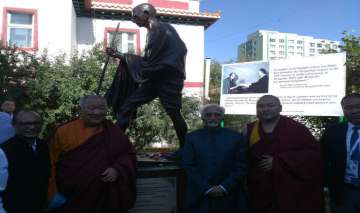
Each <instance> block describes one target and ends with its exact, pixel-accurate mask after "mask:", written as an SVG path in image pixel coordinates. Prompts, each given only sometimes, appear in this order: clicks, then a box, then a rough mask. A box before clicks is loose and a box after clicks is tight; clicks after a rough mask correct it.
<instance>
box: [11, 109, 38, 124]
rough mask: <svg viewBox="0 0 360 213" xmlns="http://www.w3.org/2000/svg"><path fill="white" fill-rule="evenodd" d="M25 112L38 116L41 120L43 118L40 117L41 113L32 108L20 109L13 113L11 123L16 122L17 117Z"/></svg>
mask: <svg viewBox="0 0 360 213" xmlns="http://www.w3.org/2000/svg"><path fill="white" fill-rule="evenodd" d="M25 113H30V114H33V115H34V116H36V117H38V118H39V120H40V121H41V122H43V118H42V117H41V115H40V114H39V113H37V112H35V111H34V110H30V109H22V110H20V111H19V112H17V113H16V114H15V115H14V117H13V120H12V123H13V124H16V123H17V121H18V117H19V116H21V115H22V114H25Z"/></svg>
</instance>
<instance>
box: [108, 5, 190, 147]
mask: <svg viewBox="0 0 360 213" xmlns="http://www.w3.org/2000/svg"><path fill="white" fill-rule="evenodd" d="M132 21H133V22H134V23H135V24H137V25H138V26H139V27H145V28H147V30H148V34H147V41H146V46H145V50H144V55H143V56H142V57H139V56H136V55H132V54H120V53H118V52H117V51H116V50H114V49H112V48H107V50H106V52H107V54H108V55H109V56H111V57H116V58H120V59H121V60H120V65H119V68H118V70H117V73H116V75H115V77H114V80H113V83H112V86H111V87H110V89H109V90H108V92H107V94H106V98H107V101H108V103H109V105H110V106H112V108H113V110H114V111H115V113H116V114H117V124H118V125H119V126H120V127H121V128H122V129H123V130H124V131H125V130H126V128H127V127H128V126H129V123H130V119H131V118H132V116H133V114H134V111H136V108H137V107H139V106H141V105H143V104H145V103H148V102H150V101H152V100H154V99H155V98H157V97H158V98H159V99H160V102H161V105H162V106H163V107H164V109H165V111H166V113H167V114H168V115H169V116H170V118H171V120H172V122H173V124H174V127H175V130H176V134H177V137H178V139H179V142H180V147H183V146H184V142H185V134H186V132H187V125H186V122H185V120H184V118H183V116H182V115H181V113H180V109H181V107H182V106H181V105H182V103H181V91H182V89H183V86H184V79H185V58H186V53H187V49H186V46H185V43H184V42H183V41H182V40H181V38H180V37H179V35H178V33H177V32H176V30H175V29H174V28H173V27H172V26H171V25H170V24H167V23H163V22H160V21H159V20H158V19H157V18H156V9H155V8H154V7H153V6H152V5H151V4H148V3H144V4H140V5H138V6H136V7H135V8H134V9H133V11H132Z"/></svg>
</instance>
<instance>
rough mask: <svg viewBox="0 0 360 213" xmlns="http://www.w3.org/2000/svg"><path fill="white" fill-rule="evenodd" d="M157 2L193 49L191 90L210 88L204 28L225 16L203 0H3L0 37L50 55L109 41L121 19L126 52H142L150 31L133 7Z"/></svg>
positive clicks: (160, 13)
mask: <svg viewBox="0 0 360 213" xmlns="http://www.w3.org/2000/svg"><path fill="white" fill-rule="evenodd" d="M146 2H148V3H151V4H152V5H154V6H155V7H156V8H157V12H158V17H159V18H160V19H161V20H162V21H165V22H170V23H172V25H173V26H174V27H175V28H176V30H177V31H178V33H179V35H180V37H181V38H182V39H183V40H184V42H185V44H186V46H187V48H188V55H187V62H186V76H187V79H186V82H185V92H186V94H188V95H197V96H201V95H202V94H203V89H204V86H205V84H204V31H205V30H206V28H207V27H209V26H210V25H211V24H213V23H214V22H216V21H217V20H218V19H219V18H220V14H219V13H209V12H200V11H199V7H200V1H199V0H60V1H53V0H30V1H29V0H27V1H24V0H0V9H1V10H0V24H1V25H2V26H1V27H0V36H1V40H2V41H3V42H4V43H6V44H16V45H17V46H18V47H21V48H22V49H24V50H26V51H31V52H37V51H41V50H43V49H44V48H46V49H48V52H49V54H50V55H54V54H58V53H59V52H65V53H68V54H72V53H73V52H74V51H75V50H79V51H82V50H86V49H89V48H91V47H92V46H93V45H94V44H96V43H100V42H104V43H105V44H108V43H109V42H108V41H109V39H110V37H111V33H112V32H114V31H115V28H116V25H117V23H119V22H120V29H119V31H120V32H121V39H120V40H121V41H120V43H119V44H117V46H118V48H119V50H121V51H122V52H135V53H141V52H142V50H143V49H144V47H145V43H146V29H144V28H141V29H140V28H139V27H138V26H136V25H135V24H134V23H132V22H131V21H130V18H131V10H132V8H133V7H134V6H136V5H138V4H140V3H146Z"/></svg>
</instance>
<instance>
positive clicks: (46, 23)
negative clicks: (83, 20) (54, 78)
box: [0, 0, 76, 55]
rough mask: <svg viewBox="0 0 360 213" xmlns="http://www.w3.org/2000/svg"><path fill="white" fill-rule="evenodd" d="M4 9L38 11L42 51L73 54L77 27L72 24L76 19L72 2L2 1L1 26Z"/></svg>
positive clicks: (43, 0)
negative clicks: (45, 49)
mask: <svg viewBox="0 0 360 213" xmlns="http://www.w3.org/2000/svg"><path fill="white" fill-rule="evenodd" d="M4 7H14V8H27V9H36V10H37V14H38V45H39V50H40V51H41V50H43V49H44V48H47V49H48V52H49V54H51V55H52V54H57V53H58V52H67V53H71V51H72V45H76V44H75V43H74V38H75V37H74V35H73V33H74V32H73V30H74V29H75V27H76V26H74V25H73V24H72V19H73V18H74V17H75V11H74V9H73V4H72V0H61V4H60V3H59V2H56V3H55V2H54V1H50V0H31V1H24V0H1V1H0V9H1V14H0V23H1V24H2V18H3V14H2V13H3V8H4ZM1 33H2V32H1ZM72 38H73V39H72Z"/></svg>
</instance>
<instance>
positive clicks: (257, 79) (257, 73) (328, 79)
mask: <svg viewBox="0 0 360 213" xmlns="http://www.w3.org/2000/svg"><path fill="white" fill-rule="evenodd" d="M345 61H346V55H345V53H334V54H326V55H320V56H313V57H296V58H287V59H281V60H273V61H269V62H267V61H261V62H249V63H236V64H224V65H223V69H222V81H221V82H222V84H221V97H220V105H221V106H223V107H225V109H226V110H225V113H226V114H243V115H255V114H256V101H257V100H258V98H259V97H261V96H263V95H265V94H271V95H275V96H277V97H279V98H280V101H281V103H282V106H283V111H282V114H284V115H309V116H341V115H342V110H341V105H340V101H341V98H342V97H343V96H344V95H345V82H346V67H345Z"/></svg>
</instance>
